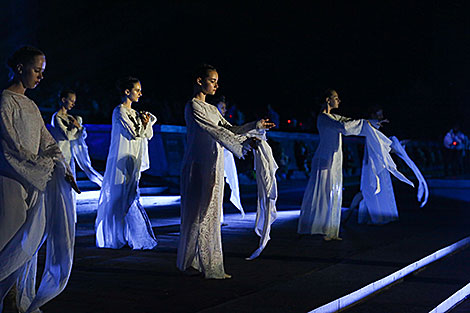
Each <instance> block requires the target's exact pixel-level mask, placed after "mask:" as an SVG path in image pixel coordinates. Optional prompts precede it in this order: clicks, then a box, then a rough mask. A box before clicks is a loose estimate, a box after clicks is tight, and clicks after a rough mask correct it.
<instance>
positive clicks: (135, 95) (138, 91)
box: [122, 82, 150, 128]
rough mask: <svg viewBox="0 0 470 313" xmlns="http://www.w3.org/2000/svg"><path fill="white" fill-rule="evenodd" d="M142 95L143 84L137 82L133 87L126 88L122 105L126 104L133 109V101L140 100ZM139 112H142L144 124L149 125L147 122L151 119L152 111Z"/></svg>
mask: <svg viewBox="0 0 470 313" xmlns="http://www.w3.org/2000/svg"><path fill="white" fill-rule="evenodd" d="M140 97H142V85H141V84H140V82H137V83H135V84H134V87H132V89H126V90H124V97H123V102H122V105H123V106H125V107H126V108H129V109H131V108H132V103H134V102H139V99H140ZM139 113H140V118H141V120H142V125H143V126H144V128H145V127H147V124H148V122H149V121H150V113H148V112H143V111H141V112H139Z"/></svg>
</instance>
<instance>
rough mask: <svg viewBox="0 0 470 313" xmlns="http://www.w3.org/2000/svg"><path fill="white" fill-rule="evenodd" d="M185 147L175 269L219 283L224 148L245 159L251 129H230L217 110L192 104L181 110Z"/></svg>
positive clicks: (250, 125) (197, 102)
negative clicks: (196, 274)
mask: <svg viewBox="0 0 470 313" xmlns="http://www.w3.org/2000/svg"><path fill="white" fill-rule="evenodd" d="M185 120H186V130H187V146H186V151H185V155H184V158H183V167H182V173H181V228H180V238H179V246H178V256H177V266H178V268H179V269H180V270H182V271H184V270H186V269H188V268H189V267H193V268H195V269H197V270H199V271H201V272H202V273H204V275H205V277H206V278H218V279H223V278H224V277H225V270H224V264H223V255H222V238H221V233H220V213H221V212H220V211H221V210H220V208H221V206H222V200H223V188H224V152H223V147H225V148H226V149H228V150H230V151H231V152H232V153H233V154H234V155H235V156H236V157H238V158H240V157H242V156H243V154H244V148H243V142H244V141H245V140H246V138H245V137H244V136H241V135H238V134H243V133H246V132H248V131H249V130H251V129H254V128H256V123H255V122H252V123H248V124H245V125H243V126H232V125H231V124H230V123H229V122H227V121H226V120H225V119H224V118H223V117H222V115H221V114H220V112H219V110H218V109H217V107H215V106H213V105H211V104H208V103H206V102H204V101H201V100H198V99H192V101H190V102H189V103H187V104H186V107H185Z"/></svg>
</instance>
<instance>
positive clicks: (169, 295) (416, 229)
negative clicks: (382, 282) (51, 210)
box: [43, 180, 470, 313]
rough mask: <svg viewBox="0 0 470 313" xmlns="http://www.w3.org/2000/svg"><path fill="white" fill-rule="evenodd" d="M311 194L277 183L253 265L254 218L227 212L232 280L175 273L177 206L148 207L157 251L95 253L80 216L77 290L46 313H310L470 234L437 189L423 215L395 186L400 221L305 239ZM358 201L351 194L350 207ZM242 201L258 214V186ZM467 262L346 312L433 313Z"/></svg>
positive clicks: (349, 191) (350, 226)
mask: <svg viewBox="0 0 470 313" xmlns="http://www.w3.org/2000/svg"><path fill="white" fill-rule="evenodd" d="M305 185H306V181H305V180H299V181H290V182H284V183H280V185H279V191H280V196H279V200H278V211H279V217H278V219H277V221H276V222H275V223H274V224H273V228H272V232H271V241H270V242H269V244H268V246H267V248H266V249H265V251H264V252H263V253H262V254H261V256H260V257H259V258H258V259H256V260H253V261H246V260H245V257H247V256H249V255H250V254H251V252H252V251H254V250H255V249H256V247H257V244H258V238H257V236H256V235H255V233H254V232H253V226H254V213H248V214H247V216H246V217H245V219H241V218H240V216H239V215H237V214H235V212H236V211H235V210H234V209H233V207H232V206H231V204H229V203H226V213H228V214H226V221H227V223H228V226H224V227H223V228H222V236H223V249H224V258H225V268H226V271H227V273H230V274H232V275H233V278H232V279H229V280H205V279H203V278H202V277H197V276H196V277H190V276H185V275H183V274H181V273H180V272H179V271H178V270H177V269H176V266H175V264H176V247H177V242H178V235H179V205H174V206H166V207H152V206H148V207H146V209H147V212H148V214H149V216H150V217H151V219H152V224H153V226H154V231H155V234H156V236H157V238H158V240H159V245H158V247H157V248H156V249H155V250H152V251H132V250H130V249H128V248H124V249H121V250H110V249H97V248H96V247H95V245H94V240H95V238H94V232H93V223H94V218H95V216H94V214H85V215H79V219H78V224H77V238H76V246H75V261H74V267H73V270H72V274H71V277H70V281H69V283H68V286H67V288H66V289H65V291H64V292H63V293H62V294H60V295H59V296H58V297H57V298H55V299H54V300H53V301H51V302H50V303H48V304H47V305H45V306H44V307H43V310H44V312H45V313H55V312H61V313H62V312H70V313H75V312H77V313H78V312H80V313H85V312H87V313H88V312H90V313H91V312H93V313H95V312H152V313H156V312H181V313H188V312H223V313H230V312H263V313H264V312H308V311H310V310H313V309H315V308H317V307H319V306H321V305H323V304H325V303H328V302H330V301H332V300H334V299H337V298H339V297H341V296H344V295H346V294H348V293H350V292H353V291H355V290H357V289H359V288H361V287H363V286H365V285H367V284H369V283H371V282H373V281H376V280H378V279H380V278H383V277H384V276H386V275H388V274H390V273H392V272H394V271H396V270H398V269H401V268H403V267H405V266H406V265H408V264H410V263H412V262H415V261H417V260H419V259H421V258H422V257H425V256H427V255H429V254H431V253H432V252H434V251H436V250H438V249H440V248H443V247H445V246H448V245H450V244H452V243H455V242H456V241H458V240H460V239H462V238H465V237H466V236H469V235H470V225H469V224H470V210H469V207H470V206H469V203H468V202H464V201H457V200H451V199H447V198H442V197H438V196H433V193H432V190H431V196H430V199H429V202H428V204H427V205H426V207H425V208H423V209H420V208H419V205H418V203H417V201H416V199H415V198H416V196H415V191H414V190H413V189H411V188H408V187H407V186H404V185H403V184H399V183H396V182H395V185H394V186H395V194H396V198H397V203H398V207H399V212H400V221H399V222H395V223H391V224H388V225H384V226H367V225H358V224H357V222H356V220H357V215H356V213H355V212H353V215H352V216H351V218H350V219H348V220H347V222H345V223H343V224H342V228H341V236H342V238H343V239H344V240H343V241H340V242H324V241H323V240H322V239H321V237H320V236H302V237H300V236H299V235H297V233H296V227H297V218H298V210H299V209H300V203H301V199H302V195H303V191H304V188H305ZM356 189H357V188H356ZM171 192H172V189H171V188H170V193H171ZM354 192H355V190H354V188H346V191H345V193H344V201H343V205H344V206H347V205H349V201H350V200H351V199H352V196H353V195H354ZM241 194H242V203H243V205H244V207H245V210H246V211H248V212H254V211H255V205H256V198H255V196H256V194H255V189H254V186H242V187H241ZM346 215H347V214H344V215H343V216H346ZM469 250H470V249H469ZM469 256H470V252H469V251H467V250H463V251H461V252H459V253H456V254H454V255H452V256H450V257H447V258H445V259H444V260H442V261H438V262H437V263H435V264H432V265H430V266H428V267H426V268H425V269H424V270H423V271H421V272H420V273H418V274H416V275H410V276H409V277H407V278H405V279H404V280H403V281H402V282H400V283H398V284H396V285H394V286H393V287H391V288H389V289H387V290H386V291H384V292H381V293H379V294H377V295H375V296H373V297H371V298H369V299H366V301H364V302H362V303H361V304H358V305H356V306H354V307H352V308H350V309H348V310H346V312H429V311H430V310H431V309H433V308H434V307H435V306H437V305H438V304H439V303H440V302H442V301H443V300H445V299H446V298H447V297H449V296H450V295H451V294H452V293H453V292H455V291H457V290H458V289H460V288H461V287H463V286H464V285H466V284H467V283H468V282H470V271H469V270H468V269H469V267H470V264H468V262H467V260H468V257H469ZM459 312H460V311H459ZM462 312H463V311H462Z"/></svg>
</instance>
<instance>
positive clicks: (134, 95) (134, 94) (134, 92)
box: [126, 82, 142, 102]
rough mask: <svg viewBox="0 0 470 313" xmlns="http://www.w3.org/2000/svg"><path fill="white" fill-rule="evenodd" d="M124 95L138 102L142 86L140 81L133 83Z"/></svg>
mask: <svg viewBox="0 0 470 313" xmlns="http://www.w3.org/2000/svg"><path fill="white" fill-rule="evenodd" d="M126 95H127V97H128V98H129V100H131V101H132V102H139V99H140V97H142V86H141V85H140V82H137V83H135V84H134V87H132V89H131V90H129V89H127V90H126Z"/></svg>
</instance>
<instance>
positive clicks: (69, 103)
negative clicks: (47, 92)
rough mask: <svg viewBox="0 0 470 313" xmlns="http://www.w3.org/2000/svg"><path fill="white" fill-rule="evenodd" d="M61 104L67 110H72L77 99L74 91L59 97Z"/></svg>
mask: <svg viewBox="0 0 470 313" xmlns="http://www.w3.org/2000/svg"><path fill="white" fill-rule="evenodd" d="M61 100H62V105H63V106H64V107H65V109H67V111H69V110H72V108H73V107H74V106H75V102H76V101H77V96H76V95H75V94H74V93H69V94H68V95H67V97H64V98H62V99H61Z"/></svg>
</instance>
